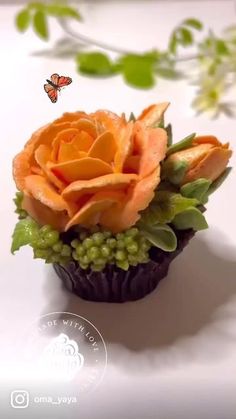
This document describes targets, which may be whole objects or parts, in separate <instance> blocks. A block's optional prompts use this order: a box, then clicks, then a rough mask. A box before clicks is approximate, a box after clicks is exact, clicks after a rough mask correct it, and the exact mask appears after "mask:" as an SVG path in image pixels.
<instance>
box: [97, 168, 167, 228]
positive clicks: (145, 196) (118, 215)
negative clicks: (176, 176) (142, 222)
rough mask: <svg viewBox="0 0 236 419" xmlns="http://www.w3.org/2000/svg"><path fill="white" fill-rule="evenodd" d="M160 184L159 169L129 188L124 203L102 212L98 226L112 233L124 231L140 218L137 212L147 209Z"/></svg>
mask: <svg viewBox="0 0 236 419" xmlns="http://www.w3.org/2000/svg"><path fill="white" fill-rule="evenodd" d="M159 182H160V167H158V168H156V169H155V170H154V171H153V172H152V173H151V174H150V175H149V176H147V177H145V178H144V179H142V180H141V181H140V182H137V183H135V185H134V186H131V187H130V189H129V191H128V193H127V196H126V199H125V202H121V203H120V204H118V205H116V206H115V207H112V208H111V209H108V210H106V211H104V212H103V214H102V216H101V218H100V224H101V225H102V226H104V227H106V228H108V229H110V230H111V231H112V232H113V233H117V232H120V231H123V230H126V229H128V228H130V227H131V226H133V225H134V224H135V223H136V222H137V221H138V220H139V218H140V214H139V212H140V211H142V210H144V209H145V208H147V206H148V205H149V203H150V202H151V200H152V199H153V198H154V190H155V188H156V187H157V185H158V184H159Z"/></svg>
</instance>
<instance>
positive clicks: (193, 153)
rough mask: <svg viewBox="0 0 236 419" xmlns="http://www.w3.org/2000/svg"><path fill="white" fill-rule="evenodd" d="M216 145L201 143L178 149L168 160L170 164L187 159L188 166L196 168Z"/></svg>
mask: <svg viewBox="0 0 236 419" xmlns="http://www.w3.org/2000/svg"><path fill="white" fill-rule="evenodd" d="M213 148H214V146H213V145H212V144H199V145H196V146H194V147H190V148H186V149H185V150H181V151H177V152H176V153H173V154H171V155H170V156H169V157H168V158H167V160H166V162H167V163H168V165H169V164H171V163H174V162H177V161H185V162H186V163H187V165H188V168H190V169H192V168H194V167H195V166H196V165H197V164H198V163H199V162H200V161H201V160H202V159H204V157H205V156H206V155H207V154H208V153H209V151H210V150H211V149H213Z"/></svg>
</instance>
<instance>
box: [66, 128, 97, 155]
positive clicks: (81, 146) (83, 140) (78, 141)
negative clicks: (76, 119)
mask: <svg viewBox="0 0 236 419" xmlns="http://www.w3.org/2000/svg"><path fill="white" fill-rule="evenodd" d="M93 142H94V138H93V137H92V136H91V135H90V134H88V133H87V132H86V131H80V132H79V133H78V134H77V135H76V136H75V137H74V139H73V140H72V142H71V144H72V145H73V146H74V147H75V148H76V149H77V150H78V151H83V152H85V153H87V152H88V151H89V149H90V147H91V146H92V144H93Z"/></svg>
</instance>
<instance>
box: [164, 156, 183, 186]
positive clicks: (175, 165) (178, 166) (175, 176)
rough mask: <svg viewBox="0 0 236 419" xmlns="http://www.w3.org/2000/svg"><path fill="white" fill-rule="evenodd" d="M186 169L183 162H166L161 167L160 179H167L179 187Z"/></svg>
mask: <svg viewBox="0 0 236 419" xmlns="http://www.w3.org/2000/svg"><path fill="white" fill-rule="evenodd" d="M187 168H188V163H187V162H186V161H184V160H179V161H178V160H177V161H174V162H173V161H172V162H169V161H168V160H167V161H165V162H164V163H163V166H162V177H163V179H168V180H169V181H170V182H171V183H173V184H174V185H179V184H180V183H181V182H182V180H183V178H184V175H185V172H186V170H187Z"/></svg>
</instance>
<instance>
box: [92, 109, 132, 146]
mask: <svg viewBox="0 0 236 419" xmlns="http://www.w3.org/2000/svg"><path fill="white" fill-rule="evenodd" d="M91 117H92V118H93V119H94V120H95V121H97V122H99V123H100V124H102V125H103V127H104V128H105V130H106V131H110V132H111V133H112V134H113V135H114V137H115V139H117V136H119V133H120V130H121V129H122V128H124V127H125V126H126V124H127V122H126V121H125V118H121V117H120V116H118V115H116V114H115V113H113V112H110V111H104V110H98V111H97V112H95V113H92V114H91Z"/></svg>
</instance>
